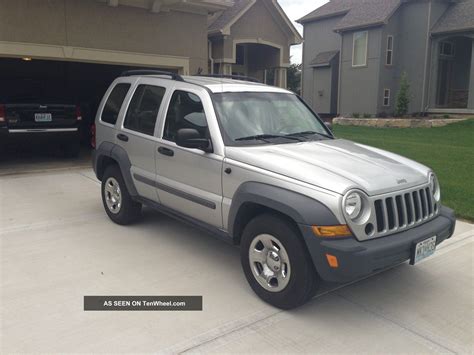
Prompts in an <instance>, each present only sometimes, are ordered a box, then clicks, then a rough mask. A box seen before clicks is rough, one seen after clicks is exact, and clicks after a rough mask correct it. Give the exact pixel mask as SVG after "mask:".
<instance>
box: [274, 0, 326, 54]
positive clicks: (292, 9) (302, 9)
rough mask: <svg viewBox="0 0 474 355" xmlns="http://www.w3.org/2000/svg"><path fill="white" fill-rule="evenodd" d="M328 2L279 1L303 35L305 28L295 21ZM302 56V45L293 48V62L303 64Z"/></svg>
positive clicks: (324, 0) (304, 0) (318, 0)
mask: <svg viewBox="0 0 474 355" xmlns="http://www.w3.org/2000/svg"><path fill="white" fill-rule="evenodd" d="M327 2H328V1H327V0H278V3H279V4H280V6H281V7H282V8H283V10H285V12H286V14H287V15H288V17H289V18H290V20H291V21H292V22H293V24H294V25H295V27H296V28H297V29H298V31H300V33H301V34H303V26H301V25H300V24H299V23H296V22H295V21H296V20H298V19H299V18H301V17H303V16H304V15H306V14H308V13H310V12H311V11H313V10H314V9H316V8H318V7H320V6H321V5H323V4H325V3H327ZM301 54H302V46H301V45H299V46H293V47H291V62H292V63H301Z"/></svg>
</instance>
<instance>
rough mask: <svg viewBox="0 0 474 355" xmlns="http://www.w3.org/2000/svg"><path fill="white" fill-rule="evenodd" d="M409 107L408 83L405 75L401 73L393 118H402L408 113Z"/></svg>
mask: <svg viewBox="0 0 474 355" xmlns="http://www.w3.org/2000/svg"><path fill="white" fill-rule="evenodd" d="M409 105H410V83H409V82H408V78H407V73H406V72H403V73H402V77H401V79H400V90H399V91H398V94H397V102H396V107H395V116H397V117H402V116H405V115H406V114H407V113H408V106H409Z"/></svg>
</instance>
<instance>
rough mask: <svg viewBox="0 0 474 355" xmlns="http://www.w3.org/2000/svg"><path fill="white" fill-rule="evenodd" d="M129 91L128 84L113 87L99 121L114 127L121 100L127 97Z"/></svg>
mask: <svg viewBox="0 0 474 355" xmlns="http://www.w3.org/2000/svg"><path fill="white" fill-rule="evenodd" d="M129 89H130V84H127V83H121V84H117V85H116V86H115V87H114V89H113V90H112V92H111V93H110V95H109V98H108V99H107V102H106V103H105V106H104V110H103V111H102V116H101V117H100V119H101V121H103V122H106V123H110V124H113V125H115V122H117V118H118V115H119V112H120V108H121V107H122V103H123V100H124V99H125V96H127V93H128V90H129Z"/></svg>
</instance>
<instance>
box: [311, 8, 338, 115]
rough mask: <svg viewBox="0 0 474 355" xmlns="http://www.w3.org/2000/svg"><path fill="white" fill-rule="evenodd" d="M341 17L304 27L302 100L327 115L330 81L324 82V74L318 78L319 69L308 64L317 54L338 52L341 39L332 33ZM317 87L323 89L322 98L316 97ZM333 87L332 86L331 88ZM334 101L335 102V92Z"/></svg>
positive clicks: (329, 99) (329, 100)
mask: <svg viewBox="0 0 474 355" xmlns="http://www.w3.org/2000/svg"><path fill="white" fill-rule="evenodd" d="M340 19H341V17H340V16H339V17H334V18H329V19H325V20H321V21H317V22H310V23H306V24H305V25H304V38H305V40H304V42H303V77H302V95H303V98H304V100H305V101H306V102H307V103H308V104H309V105H310V106H311V107H312V108H313V109H314V110H315V111H316V112H321V113H328V112H330V111H325V108H327V107H330V102H331V99H334V98H332V97H331V96H332V95H330V94H329V93H330V91H329V87H328V86H330V85H331V81H330V80H329V81H327V80H326V81H324V74H321V77H319V78H318V72H319V69H313V68H312V67H310V66H309V63H310V62H311V61H312V60H313V59H314V58H315V57H316V55H317V54H318V53H321V52H327V51H334V50H340V47H341V37H340V35H339V34H337V33H335V32H334V31H333V29H334V27H336V25H337V23H338V22H339V21H340ZM315 80H316V81H318V80H321V83H318V84H315V83H314V81H315ZM317 87H325V93H327V94H325V95H324V96H323V97H320V96H319V95H318V91H317V90H316V89H317ZM333 87H334V86H333ZM335 94H336V98H335V99H336V100H337V92H336V93H335Z"/></svg>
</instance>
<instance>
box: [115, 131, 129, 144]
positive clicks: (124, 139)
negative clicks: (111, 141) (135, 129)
mask: <svg viewBox="0 0 474 355" xmlns="http://www.w3.org/2000/svg"><path fill="white" fill-rule="evenodd" d="M117 138H118V139H120V140H121V141H124V142H128V136H126V135H125V134H123V133H119V134H117Z"/></svg>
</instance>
